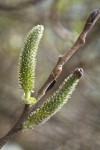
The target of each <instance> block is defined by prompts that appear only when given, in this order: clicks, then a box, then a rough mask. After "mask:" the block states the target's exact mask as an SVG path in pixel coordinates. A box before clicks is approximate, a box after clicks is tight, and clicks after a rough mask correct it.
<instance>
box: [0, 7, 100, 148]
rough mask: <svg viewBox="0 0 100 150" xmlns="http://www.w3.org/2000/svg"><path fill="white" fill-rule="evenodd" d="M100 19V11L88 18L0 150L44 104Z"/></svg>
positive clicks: (0, 146) (0, 140)
mask: <svg viewBox="0 0 100 150" xmlns="http://www.w3.org/2000/svg"><path fill="white" fill-rule="evenodd" d="M99 17H100V9H97V10H94V11H93V12H92V13H91V14H90V16H89V17H88V19H87V21H86V24H85V27H84V29H83V31H82V33H81V34H80V35H79V37H78V39H77V41H76V42H75V44H74V45H73V46H72V47H71V48H70V49H69V50H68V51H67V52H66V53H65V54H64V55H62V56H60V57H59V59H58V61H57V64H56V66H55V68H54V69H53V71H52V72H51V74H50V75H49V77H48V79H47V81H46V82H45V83H44V85H43V86H42V87H41V89H40V90H39V91H38V93H37V95H36V99H37V102H36V103H35V104H34V105H32V106H31V107H30V106H29V105H25V107H24V110H23V113H22V115H21V116H20V117H19V119H18V121H17V122H16V123H15V125H14V126H13V127H12V129H11V130H10V131H9V132H8V133H7V134H6V135H5V136H4V137H2V138H1V139H0V148H2V147H3V145H4V144H5V143H6V142H7V141H8V140H9V139H10V138H11V136H12V135H13V134H14V133H16V132H18V131H19V130H21V129H22V127H21V126H22V124H23V122H24V121H25V120H26V119H27V117H28V116H29V115H30V113H31V112H32V111H35V110H36V108H37V107H38V105H39V104H40V103H41V102H42V101H41V98H42V97H43V96H44V95H45V93H46V91H47V89H48V88H49V87H50V85H51V84H52V83H53V82H54V81H55V80H56V79H57V78H58V77H59V75H60V73H61V71H62V67H63V65H64V64H65V63H66V62H67V61H68V60H69V58H70V57H71V56H72V55H73V54H74V53H75V52H76V51H77V50H78V49H79V48H80V47H81V46H83V45H84V44H85V40H86V36H87V34H88V33H89V31H90V29H91V28H92V27H93V26H94V24H95V23H96V21H97V20H98V19H99Z"/></svg>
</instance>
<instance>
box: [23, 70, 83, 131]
mask: <svg viewBox="0 0 100 150" xmlns="http://www.w3.org/2000/svg"><path fill="white" fill-rule="evenodd" d="M81 73H82V72H79V70H78V69H77V70H75V72H74V73H73V74H71V75H70V76H69V77H68V78H67V79H65V80H64V82H63V84H62V85H61V86H60V88H59V89H58V91H57V92H56V93H55V94H53V96H52V97H50V98H49V99H48V100H47V101H46V102H44V103H43V104H42V106H41V107H39V108H38V109H37V110H36V111H35V112H33V113H31V115H30V116H29V117H28V120H27V121H26V122H25V123H24V125H23V128H33V127H34V126H36V125H40V124H41V123H44V122H46V121H47V120H48V119H49V118H50V117H51V116H53V115H54V114H55V113H56V112H58V111H59V110H60V109H61V108H62V106H63V105H64V104H65V103H66V102H67V101H68V99H69V98H70V96H71V94H72V93H73V91H74V89H75V87H76V85H77V83H78V82H79V79H80V77H81V76H82V74H81Z"/></svg>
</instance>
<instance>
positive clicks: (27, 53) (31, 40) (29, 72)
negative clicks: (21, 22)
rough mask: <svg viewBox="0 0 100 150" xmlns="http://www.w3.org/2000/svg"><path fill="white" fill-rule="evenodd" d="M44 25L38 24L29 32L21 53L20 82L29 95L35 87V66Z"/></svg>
mask: <svg viewBox="0 0 100 150" xmlns="http://www.w3.org/2000/svg"><path fill="white" fill-rule="evenodd" d="M43 31H44V27H43V26H42V25H37V26H35V27H33V29H32V30H31V31H30V32H29V33H28V35H27V37H26V39H25V42H24V45H23V47H22V50H21V54H20V61H19V84H20V85H21V87H22V89H23V90H24V93H25V94H26V95H27V96H28V94H30V92H31V91H32V89H33V87H34V82H35V66H36V54H37V49H38V45H39V43H40V40H41V38H42V35H43ZM29 96H30V95H29Z"/></svg>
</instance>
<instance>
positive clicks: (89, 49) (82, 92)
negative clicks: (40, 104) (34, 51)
mask: <svg viewBox="0 0 100 150" xmlns="http://www.w3.org/2000/svg"><path fill="white" fill-rule="evenodd" d="M98 7H100V1H99V0H95V1H94V0H83V1H80V0H72V1H71V0H3V1H2V0H0V137H2V136H4V135H5V134H6V133H7V132H8V131H9V130H10V129H11V127H12V125H13V124H14V122H15V121H16V119H17V118H18V117H19V116H20V114H21V112H22V110H23V107H24V105H23V102H22V95H23V93H22V91H20V90H19V85H18V71H17V70H18V59H19V52H20V49H21V47H22V44H23V41H24V38H25V36H26V34H27V32H28V31H29V30H30V29H31V28H32V27H33V26H35V25H37V24H43V25H44V27H45V32H44V36H43V38H42V41H41V43H40V46H39V51H38V56H37V68H36V84H35V89H34V90H35V92H36V91H38V89H39V88H40V87H41V86H42V85H43V83H44V82H45V81H46V79H47V78H48V76H49V74H50V72H51V71H52V69H53V68H54V66H55V64H56V62H57V59H58V57H59V55H62V54H64V53H65V52H66V51H67V50H68V49H69V48H70V47H71V46H72V45H73V43H74V42H75V40H76V39H77V37H78V35H79V34H80V32H81V31H82V28H83V26H84V23H85V21H86V19H87V17H88V15H89V14H90V13H91V11H93V10H94V9H96V8H98ZM77 67H82V68H83V69H84V76H83V78H82V79H81V81H80V83H79V85H78V87H77V89H76V91H75V92H74V94H73V96H72V97H71V99H70V100H69V102H68V103H67V104H66V105H65V106H64V107H63V108H62V109H61V110H60V111H59V112H58V113H57V114H56V115H55V116H53V117H52V118H51V119H50V120H49V121H48V122H47V123H46V124H44V125H41V126H39V127H37V128H35V129H34V130H28V131H25V132H19V133H17V134H16V135H15V136H14V137H13V138H12V139H11V140H10V141H9V143H8V144H6V145H5V146H4V148H2V150H33V149H34V150H100V91H99V90H100V20H99V21H98V22H97V23H96V25H95V26H94V27H93V29H92V30H91V32H89V34H88V37H87V40H86V44H85V45H84V46H83V47H82V48H81V49H80V50H78V51H77V52H76V53H75V54H74V55H73V56H72V58H71V59H70V60H69V61H68V62H67V63H66V65H65V66H64V68H63V71H62V73H61V75H60V77H59V79H58V80H57V83H56V85H55V86H54V88H53V89H51V90H50V91H48V92H47V94H46V96H45V97H44V99H46V98H48V97H49V96H50V95H51V94H52V93H53V92H54V91H55V90H56V89H57V88H58V86H59V85H60V84H61V83H62V81H63V80H64V78H65V77H66V76H68V75H69V74H70V73H72V72H73V70H74V69H75V68H77Z"/></svg>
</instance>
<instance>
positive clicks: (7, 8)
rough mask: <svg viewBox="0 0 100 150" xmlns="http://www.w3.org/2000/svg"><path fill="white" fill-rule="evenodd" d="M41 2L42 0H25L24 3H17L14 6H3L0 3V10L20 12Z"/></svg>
mask: <svg viewBox="0 0 100 150" xmlns="http://www.w3.org/2000/svg"><path fill="white" fill-rule="evenodd" d="M42 1H44V0H27V1H26V0H25V1H22V2H19V3H17V4H16V5H14V6H11V5H7V4H4V3H0V10H3V11H16V10H21V9H24V8H27V7H28V6H32V5H35V4H38V3H40V2H42Z"/></svg>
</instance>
